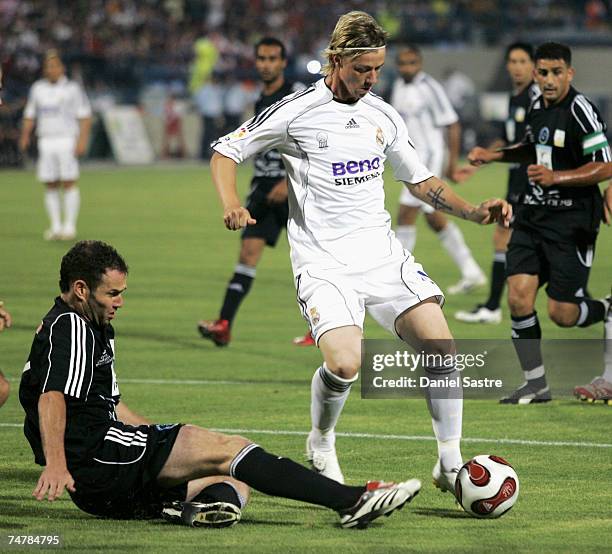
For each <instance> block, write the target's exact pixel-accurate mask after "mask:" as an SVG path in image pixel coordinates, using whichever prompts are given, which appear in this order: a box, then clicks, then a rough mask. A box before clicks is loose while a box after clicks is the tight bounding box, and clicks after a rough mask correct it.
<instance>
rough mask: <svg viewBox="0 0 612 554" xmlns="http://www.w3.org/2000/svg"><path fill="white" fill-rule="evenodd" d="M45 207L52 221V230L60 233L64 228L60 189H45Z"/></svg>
mask: <svg viewBox="0 0 612 554" xmlns="http://www.w3.org/2000/svg"><path fill="white" fill-rule="evenodd" d="M45 209H46V210H47V215H48V216H49V222H50V223H51V232H53V233H59V232H60V231H61V229H62V212H61V206H60V194H59V190H58V189H49V188H47V189H45Z"/></svg>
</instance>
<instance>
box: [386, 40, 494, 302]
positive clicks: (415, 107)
mask: <svg viewBox="0 0 612 554" xmlns="http://www.w3.org/2000/svg"><path fill="white" fill-rule="evenodd" d="M397 68H398V71H399V77H398V78H397V79H396V80H395V82H394V83H393V88H392V90H391V105H392V106H393V107H394V108H395V109H396V110H397V111H398V113H399V114H400V115H401V116H402V119H403V120H404V123H406V127H407V129H408V134H409V135H410V138H411V139H412V141H413V142H414V146H415V148H416V151H417V154H418V155H419V158H420V160H421V161H422V162H423V163H424V164H425V165H426V166H427V167H428V168H429V169H430V170H431V171H432V173H433V174H434V175H435V176H436V177H443V176H444V175H446V176H447V177H448V178H450V179H452V180H453V181H456V182H461V181H464V180H465V179H467V177H469V175H470V174H472V173H473V168H467V167H463V168H459V167H458V166H457V162H458V158H459V150H460V146H461V125H460V123H459V117H458V116H457V112H455V110H454V108H453V106H452V104H451V102H450V100H449V99H448V97H447V96H446V93H445V92H444V89H443V88H442V86H441V85H440V83H438V81H436V80H435V79H434V78H433V77H432V76H431V75H429V74H427V73H425V71H423V56H422V54H421V51H420V49H419V48H418V46H416V45H414V44H406V45H403V46H400V47H399V49H398V52H397ZM445 132H446V135H447V137H448V148H447V146H446V143H445V137H444V135H445ZM447 150H448V159H445V158H446V155H445V154H446V151H447ZM445 166H446V171H445ZM421 211H422V212H423V213H424V214H425V219H426V220H427V224H428V225H429V227H430V228H431V229H432V230H433V231H434V232H435V233H436V234H437V236H438V238H439V239H440V242H441V244H442V246H443V247H444V249H445V250H446V251H447V252H448V255H449V256H450V257H451V258H452V260H453V261H454V262H455V265H457V267H458V268H459V271H460V272H461V280H460V281H459V282H458V283H456V284H454V285H451V286H450V287H448V290H447V292H448V293H449V294H457V293H461V292H467V291H469V290H471V289H472V288H474V287H476V286H479V285H483V284H485V283H486V280H487V279H486V276H485V274H484V273H483V271H482V269H481V268H480V266H479V265H478V263H477V262H476V260H475V259H474V256H472V252H471V251H470V249H469V247H468V245H467V244H466V243H465V239H464V238H463V233H461V230H460V229H459V227H458V226H457V225H456V224H455V223H453V222H451V221H448V219H447V217H446V216H445V215H444V214H443V213H442V212H440V211H436V210H434V209H433V208H432V207H431V206H430V205H429V204H428V203H427V202H424V201H423V200H420V199H419V198H417V197H416V196H415V195H414V194H412V193H411V192H410V190H408V188H404V189H403V190H402V193H401V196H400V207H399V213H398V217H397V228H396V230H395V233H396V236H397V238H398V240H399V241H400V242H401V243H402V246H403V247H404V248H405V249H406V250H408V251H409V252H413V251H414V245H415V244H416V236H417V228H416V219H417V216H418V215H419V212H421Z"/></svg>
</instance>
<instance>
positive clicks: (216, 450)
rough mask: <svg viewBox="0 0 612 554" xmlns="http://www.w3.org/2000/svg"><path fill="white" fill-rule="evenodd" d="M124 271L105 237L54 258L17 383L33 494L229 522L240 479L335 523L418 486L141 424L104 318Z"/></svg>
mask: <svg viewBox="0 0 612 554" xmlns="http://www.w3.org/2000/svg"><path fill="white" fill-rule="evenodd" d="M127 273H128V267H127V265H126V263H125V261H124V260H123V258H122V257H121V256H120V255H119V254H118V253H117V251H116V250H115V249H114V248H113V247H112V246H110V245H108V244H105V243H103V242H100V241H81V242H78V243H77V244H75V245H74V246H73V247H72V248H71V249H70V250H69V251H68V253H67V254H66V255H65V256H64V257H63V259H62V264H61V269H60V290H61V295H60V296H58V297H57V298H56V299H55V303H54V305H53V307H52V308H51V310H50V311H49V313H47V315H46V316H45V317H44V318H43V321H42V323H41V325H40V326H39V328H38V330H37V332H36V336H35V337H34V341H33V343H32V348H31V350H30V355H29V357H28V361H27V363H26V366H25V368H24V371H23V374H22V378H21V384H20V388H19V399H20V401H21V404H22V406H23V408H24V410H25V414H26V416H25V422H24V433H25V436H26V438H27V439H28V442H29V443H30V446H31V448H32V451H33V453H34V460H35V462H36V463H37V464H39V465H42V466H45V468H44V470H43V472H42V474H41V476H40V478H39V480H38V484H37V485H36V488H35V489H34V492H33V495H34V496H35V497H36V498H37V499H38V500H42V499H44V498H45V496H47V497H48V499H49V500H50V501H52V500H55V499H56V498H58V497H59V496H60V495H61V494H62V492H63V491H64V489H67V490H68V492H69V493H70V496H71V498H72V500H73V502H74V503H75V504H76V505H77V506H78V507H79V508H80V509H81V510H83V511H85V512H87V513H90V514H93V515H96V516H101V517H107V518H117V519H142V518H155V517H162V514H163V515H165V517H166V518H167V519H169V520H171V521H176V522H179V523H184V524H187V525H192V526H211V527H227V526H229V525H232V524H234V523H237V522H238V521H239V520H240V517H241V509H242V508H243V507H244V505H245V503H246V500H247V498H248V494H249V487H253V488H255V489H257V490H259V491H261V492H263V493H266V494H270V495H274V496H282V497H285V498H292V499H294V500H301V501H304V502H310V503H313V504H318V505H320V506H325V507H327V508H330V509H332V510H335V511H336V512H338V514H339V515H340V518H341V525H342V526H343V527H366V526H367V525H368V524H369V522H370V521H372V520H374V519H376V518H378V517H380V516H383V515H390V514H391V512H393V511H395V510H396V509H398V508H400V507H402V506H403V505H404V504H405V503H407V502H409V501H410V500H411V499H412V498H413V497H414V496H416V494H417V493H418V491H419V489H420V486H421V484H420V482H419V481H418V480H417V479H411V480H409V481H405V482H403V483H398V484H394V483H385V482H382V481H373V482H369V483H368V484H367V485H365V486H357V487H352V486H346V485H341V484H340V483H337V482H336V481H333V480H331V479H328V478H327V477H324V476H322V475H319V474H318V473H315V472H313V471H310V470H309V469H306V468H305V467H303V466H301V465H299V464H297V463H295V462H293V461H291V460H289V459H288V458H282V457H279V456H275V455H272V454H269V453H268V452H266V451H265V450H263V449H262V448H261V447H259V446H258V445H257V444H254V443H252V442H251V441H249V440H247V439H245V438H243V437H239V436H228V435H223V434H220V433H215V432H212V431H209V430H207V429H203V428H201V427H196V426H195V425H182V424H179V423H169V424H164V425H155V424H151V423H150V422H149V421H148V420H147V419H145V418H144V417H142V416H140V415H138V414H136V413H134V412H132V411H131V410H130V409H129V408H128V407H127V406H126V405H125V402H124V401H123V400H122V399H121V395H120V393H119V386H118V384H117V378H116V375H115V335H114V331H113V327H112V325H111V321H112V320H113V319H114V318H115V316H116V315H117V311H118V310H119V309H120V308H121V307H122V306H123V294H124V293H125V290H126V288H127Z"/></svg>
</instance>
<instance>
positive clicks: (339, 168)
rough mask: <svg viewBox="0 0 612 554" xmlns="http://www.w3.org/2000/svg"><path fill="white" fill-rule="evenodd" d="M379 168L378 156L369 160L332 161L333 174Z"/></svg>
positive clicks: (348, 173) (351, 173) (349, 173)
mask: <svg viewBox="0 0 612 554" xmlns="http://www.w3.org/2000/svg"><path fill="white" fill-rule="evenodd" d="M379 168H380V158H378V157H376V158H373V159H371V160H360V161H358V162H357V161H354V160H351V161H348V162H346V163H345V162H333V163H332V171H333V173H334V176H335V177H337V176H338V175H355V174H356V173H363V172H364V171H372V170H373V169H379Z"/></svg>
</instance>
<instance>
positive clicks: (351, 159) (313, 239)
mask: <svg viewBox="0 0 612 554" xmlns="http://www.w3.org/2000/svg"><path fill="white" fill-rule="evenodd" d="M326 55H327V58H328V64H327V65H326V67H325V70H324V72H325V75H326V76H325V78H323V79H321V80H319V81H317V82H316V83H315V84H314V85H312V86H311V87H310V88H307V89H305V90H304V91H301V92H297V93H295V94H292V95H289V96H286V97H285V98H283V99H282V100H280V101H279V102H277V103H276V104H274V105H272V106H271V107H270V108H268V109H267V110H266V111H264V112H262V113H261V114H259V115H258V116H257V117H254V118H253V119H251V120H249V121H247V122H246V123H245V124H243V125H242V127H240V128H239V129H237V130H236V131H234V132H233V133H230V134H229V135H227V136H225V137H222V138H221V139H219V141H217V142H216V143H214V144H213V149H214V150H215V154H214V155H213V157H212V159H211V171H212V176H213V180H214V183H215V186H216V188H217V191H218V193H219V196H220V198H221V202H222V204H223V210H224V215H223V217H224V222H225V225H226V227H227V228H228V229H233V230H236V229H240V228H242V227H245V226H246V225H252V224H253V223H255V220H254V219H253V218H252V216H251V214H250V213H249V212H248V210H246V209H245V208H244V207H242V206H241V203H240V199H239V197H238V195H237V192H236V164H238V163H241V162H243V161H244V160H245V159H246V158H248V157H249V156H252V155H253V154H255V153H256V152H258V151H260V150H263V149H269V148H277V149H278V151H279V152H280V153H281V156H282V158H283V162H284V164H285V168H286V170H287V178H288V182H289V221H288V224H287V234H288V237H289V243H290V246H291V263H292V266H293V272H294V276H295V284H296V289H297V297H298V302H299V304H300V308H301V310H302V314H303V315H304V317H305V319H306V320H307V321H308V323H309V324H310V327H311V331H312V335H313V337H314V338H315V340H316V341H317V344H318V346H319V348H320V349H321V352H322V354H323V359H324V362H323V364H322V365H321V367H319V368H318V369H317V370H316V372H315V374H314V377H313V380H312V389H311V390H312V399H311V417H312V430H311V432H310V434H309V437H308V442H307V453H308V457H309V459H310V460H311V462H312V465H313V467H314V468H315V469H316V470H317V471H320V472H321V473H323V474H324V475H326V476H328V477H331V478H333V479H336V480H337V481H340V482H343V480H344V478H343V475H342V471H341V470H340V466H339V464H338V460H337V457H336V450H335V434H334V428H335V426H336V422H337V421H338V418H339V416H340V412H341V411H342V407H343V406H344V403H345V401H346V399H347V397H348V394H349V392H350V388H351V385H352V384H353V383H354V382H355V381H356V380H357V376H358V371H359V368H360V363H361V339H362V336H363V321H364V317H365V310H366V308H367V309H368V311H369V312H370V314H371V315H372V316H373V317H374V318H375V319H376V320H377V321H378V322H379V323H380V324H381V325H382V326H383V327H385V328H386V329H388V330H389V331H390V332H391V333H392V334H393V335H395V336H396V337H399V338H401V339H403V340H405V341H406V342H408V343H409V344H411V345H412V346H414V347H415V348H416V349H417V350H422V349H424V350H425V351H426V352H428V353H430V352H431V353H435V354H441V353H443V354H448V353H449V349H452V344H451V343H452V336H451V334H450V331H449V329H448V326H447V324H446V320H445V319H444V316H443V314H442V310H441V308H440V305H441V304H442V302H443V298H444V297H443V294H442V291H441V290H440V289H439V288H438V286H437V285H436V284H435V283H434V282H433V281H432V280H431V279H430V278H429V277H428V276H427V274H426V273H425V272H424V271H423V268H422V266H421V265H420V264H418V263H417V262H416V261H415V260H414V257H413V256H412V255H411V254H410V252H407V251H406V250H404V249H403V248H402V245H401V244H400V243H399V241H398V240H397V239H396V238H395V235H394V233H393V231H392V230H391V225H390V223H391V217H390V215H389V213H388V212H387V211H386V210H385V208H384V198H385V195H384V190H383V177H382V173H383V167H384V162H385V161H388V162H389V163H390V165H391V166H392V168H393V171H394V174H395V177H396V179H397V180H399V181H403V182H404V183H406V185H407V186H409V187H410V188H411V190H412V191H413V192H414V193H415V194H416V195H417V196H418V197H420V198H422V199H426V200H428V201H429V202H430V203H431V204H432V205H434V207H436V208H437V209H443V210H444V211H446V212H448V213H453V214H455V215H458V216H459V217H462V218H464V219H469V220H472V221H474V222H477V223H490V222H492V221H496V220H503V221H506V222H508V221H509V218H510V216H511V208H510V207H509V206H508V204H507V203H506V202H505V201H504V200H489V201H487V202H484V203H482V204H481V205H480V206H478V207H476V206H473V205H472V204H469V203H468V202H466V201H464V200H463V199H461V198H459V197H458V196H457V195H455V194H454V193H453V192H452V190H451V189H450V188H449V187H448V186H447V185H446V184H445V183H444V182H442V181H441V180H439V179H438V178H436V177H434V176H433V175H432V173H431V171H429V170H428V169H427V168H426V167H425V166H424V165H423V164H421V162H420V161H419V158H418V155H417V153H416V151H415V149H414V146H413V144H412V141H411V139H410V137H409V136H408V133H407V131H406V126H405V124H404V122H403V120H402V118H401V117H400V116H399V114H398V113H397V112H396V111H395V110H394V109H393V108H392V107H391V106H390V105H389V104H387V103H386V102H384V101H383V100H382V99H381V98H379V97H378V96H376V95H374V94H372V93H371V92H370V89H371V88H372V87H373V86H374V84H376V81H377V79H378V74H379V72H380V70H381V68H382V66H383V64H384V61H385V32H384V31H383V30H382V29H381V28H380V26H379V25H378V23H376V21H375V20H374V19H373V18H372V17H371V16H369V15H368V14H366V13H364V12H350V13H348V14H345V15H343V16H342V17H340V19H339V20H338V23H337V25H336V28H335V30H334V32H333V34H332V37H331V40H330V43H329V47H328V49H327V50H326ZM428 339H443V340H438V341H432V340H429V341H428ZM444 339H447V340H444ZM427 371H428V372H430V373H432V374H434V375H439V374H440V373H445V374H447V373H446V372H447V371H450V372H451V373H452V372H454V368H433V367H432V368H427ZM428 406H429V409H430V412H431V416H432V420H433V427H434V432H435V434H436V438H437V439H438V452H439V461H438V463H436V465H435V467H434V479H435V480H436V482H437V483H438V485H439V486H440V487H441V488H442V489H445V490H453V487H454V481H455V476H456V471H457V469H458V467H460V466H461V463H462V460H461V452H460V444H459V443H460V438H461V420H462V399H461V398H459V399H445V400H440V399H436V398H428Z"/></svg>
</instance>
